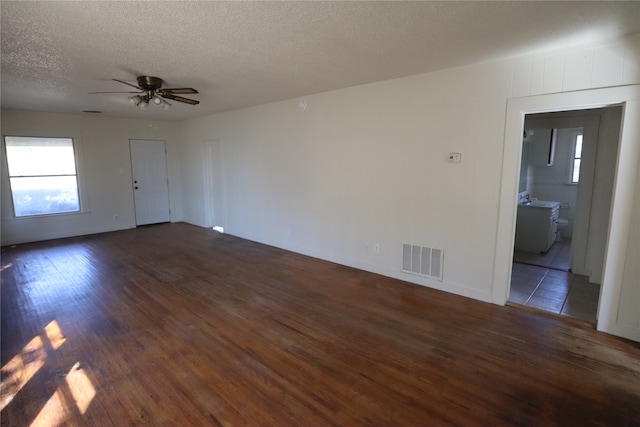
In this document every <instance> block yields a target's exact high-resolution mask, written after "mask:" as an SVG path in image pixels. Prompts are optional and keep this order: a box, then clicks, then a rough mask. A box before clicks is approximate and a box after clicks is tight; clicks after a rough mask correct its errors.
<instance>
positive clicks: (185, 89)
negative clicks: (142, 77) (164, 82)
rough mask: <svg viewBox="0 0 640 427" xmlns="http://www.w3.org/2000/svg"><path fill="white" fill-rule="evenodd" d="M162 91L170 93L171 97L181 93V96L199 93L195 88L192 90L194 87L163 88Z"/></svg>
mask: <svg viewBox="0 0 640 427" xmlns="http://www.w3.org/2000/svg"><path fill="white" fill-rule="evenodd" d="M162 91H163V92H164V93H168V94H169V95H171V94H176V93H179V94H182V95H184V94H188V93H191V94H195V93H198V91H197V90H195V89H194V88H192V87H172V88H163V89H162Z"/></svg>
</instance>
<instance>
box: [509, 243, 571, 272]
mask: <svg viewBox="0 0 640 427" xmlns="http://www.w3.org/2000/svg"><path fill="white" fill-rule="evenodd" d="M513 260H514V261H515V262H519V263H522V264H531V265H537V266H540V267H547V268H552V269H554V270H562V271H569V270H570V269H571V239H565V240H562V241H560V242H555V243H554V244H553V246H551V248H550V249H549V250H548V251H547V252H546V253H543V254H540V253H537V254H534V253H530V252H523V251H514V252H513Z"/></svg>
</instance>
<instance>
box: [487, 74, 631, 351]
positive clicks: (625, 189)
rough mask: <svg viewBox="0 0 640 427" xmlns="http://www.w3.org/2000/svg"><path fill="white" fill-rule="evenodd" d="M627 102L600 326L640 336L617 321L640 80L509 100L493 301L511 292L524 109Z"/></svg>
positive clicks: (500, 301) (526, 111) (628, 225)
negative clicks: (598, 87) (611, 86)
mask: <svg viewBox="0 0 640 427" xmlns="http://www.w3.org/2000/svg"><path fill="white" fill-rule="evenodd" d="M621 104H622V105H624V108H623V114H622V123H623V125H622V127H621V132H620V146H619V153H618V164H617V168H616V175H615V183H614V188H613V199H612V206H611V220H610V226H609V233H608V239H607V246H606V251H605V263H604V272H603V278H602V290H601V295H600V304H599V318H598V330H600V331H604V332H608V333H611V334H614V335H619V336H624V337H626V338H630V339H635V340H640V330H635V329H631V328H628V327H624V326H622V325H618V324H617V315H618V310H619V306H620V304H619V303H620V294H621V290H622V279H623V273H624V263H625V255H626V251H627V244H628V236H629V231H630V228H631V214H632V207H633V201H634V187H635V185H636V174H637V170H636V169H637V165H638V160H639V158H640V145H639V144H637V141H638V139H640V129H639V126H638V123H637V117H639V116H640V111H639V110H640V85H630V86H621V87H614V88H605V89H593V90H585V91H576V92H569V93H558V94H550V95H539V96H531V97H525V98H513V99H509V100H508V101H507V119H506V125H505V139H504V149H503V158H502V176H501V188H500V199H499V215H498V225H497V229H498V232H497V236H496V239H497V242H496V254H495V264H494V274H493V287H492V301H493V302H494V303H495V304H500V305H504V304H505V303H506V301H507V297H508V293H509V284H510V282H511V267H512V261H511V260H512V257H513V243H514V232H515V218H516V209H517V196H518V178H519V172H520V171H519V164H520V156H521V150H522V144H521V139H522V131H523V128H524V118H525V114H532V113H544V112H554V111H567V110H582V109H589V108H600V107H607V106H613V105H621Z"/></svg>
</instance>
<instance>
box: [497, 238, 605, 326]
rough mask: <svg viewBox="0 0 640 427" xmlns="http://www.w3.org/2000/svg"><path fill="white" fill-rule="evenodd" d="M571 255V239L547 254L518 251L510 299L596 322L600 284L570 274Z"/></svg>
mask: <svg viewBox="0 0 640 427" xmlns="http://www.w3.org/2000/svg"><path fill="white" fill-rule="evenodd" d="M570 255H571V240H564V241H561V242H556V243H555V244H554V245H553V246H552V247H551V249H549V250H548V251H547V252H546V253H544V254H533V253H528V252H521V251H515V252H514V254H513V261H514V262H513V270H512V273H511V292H510V294H509V301H511V302H514V303H516V304H522V305H525V306H528V307H534V308H537V309H539V310H544V311H548V312H552V313H555V314H560V315H563V316H569V317H573V318H575V319H580V320H585V321H588V322H592V323H595V322H596V313H597V311H598V299H599V297H600V285H598V284H594V283H589V280H588V278H587V277H586V276H579V275H577V274H572V273H570V268H571V258H570Z"/></svg>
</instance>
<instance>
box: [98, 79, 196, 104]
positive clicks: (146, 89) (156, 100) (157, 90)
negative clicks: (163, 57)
mask: <svg viewBox="0 0 640 427" xmlns="http://www.w3.org/2000/svg"><path fill="white" fill-rule="evenodd" d="M113 80H114V81H116V82H118V83H123V84H125V85H127V86H131V87H133V88H135V89H137V91H136V92H89V94H98V93H135V94H136V95H133V96H130V97H129V102H130V103H131V104H133V105H135V106H138V107H140V108H141V109H143V110H146V109H147V107H148V106H149V104H150V103H151V104H153V105H155V106H158V107H162V108H164V109H165V110H167V109H168V108H169V107H170V106H171V104H169V103H168V102H167V101H166V100H167V99H170V100H172V101H178V102H184V103H185V104H191V105H198V104H199V103H200V101H196V100H195V99H189V98H184V97H182V96H178V95H177V94H181V95H184V94H196V93H198V91H197V90H195V89H193V88H190V87H178V88H163V87H162V83H163V80H162V79H161V78H159V77H152V76H138V77H137V80H138V85H137V86H136V85H134V84H131V83H129V82H125V81H123V80H118V79H113Z"/></svg>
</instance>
